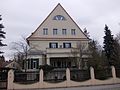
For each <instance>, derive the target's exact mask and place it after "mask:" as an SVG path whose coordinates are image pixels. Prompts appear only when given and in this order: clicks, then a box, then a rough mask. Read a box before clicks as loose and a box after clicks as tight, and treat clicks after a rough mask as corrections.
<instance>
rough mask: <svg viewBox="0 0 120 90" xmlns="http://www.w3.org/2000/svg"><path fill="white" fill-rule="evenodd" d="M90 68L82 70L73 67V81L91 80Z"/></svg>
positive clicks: (71, 74) (71, 71)
mask: <svg viewBox="0 0 120 90" xmlns="http://www.w3.org/2000/svg"><path fill="white" fill-rule="evenodd" d="M90 78H91V77H90V70H80V69H71V70H70V79H71V80H73V81H85V80H89V79H90Z"/></svg>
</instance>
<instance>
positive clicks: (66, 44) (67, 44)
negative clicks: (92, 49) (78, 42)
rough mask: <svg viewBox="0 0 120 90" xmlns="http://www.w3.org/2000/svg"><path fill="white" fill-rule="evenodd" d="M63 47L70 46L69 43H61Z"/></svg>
mask: <svg viewBox="0 0 120 90" xmlns="http://www.w3.org/2000/svg"><path fill="white" fill-rule="evenodd" d="M63 47H64V48H71V43H63Z"/></svg>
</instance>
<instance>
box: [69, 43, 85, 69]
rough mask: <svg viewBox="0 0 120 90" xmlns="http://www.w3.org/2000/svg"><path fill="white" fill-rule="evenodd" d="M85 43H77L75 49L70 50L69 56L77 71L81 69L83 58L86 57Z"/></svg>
mask: <svg viewBox="0 0 120 90" xmlns="http://www.w3.org/2000/svg"><path fill="white" fill-rule="evenodd" d="M86 50H87V43H83V42H81V41H80V42H78V43H77V47H76V48H72V50H71V54H72V57H73V59H74V62H75V65H76V66H77V67H78V68H79V69H83V67H84V66H83V62H84V61H83V57H84V55H86Z"/></svg>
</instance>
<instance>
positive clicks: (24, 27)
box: [0, 0, 120, 60]
mask: <svg viewBox="0 0 120 90" xmlns="http://www.w3.org/2000/svg"><path fill="white" fill-rule="evenodd" d="M58 3H60V4H61V5H62V6H63V7H64V9H65V10H66V11H67V12H68V13H69V15H70V16H71V17H72V18H73V19H74V21H75V22H76V23H77V24H78V25H79V27H80V28H81V29H82V30H83V29H84V28H87V30H88V32H89V34H90V38H92V39H95V40H98V41H99V43H100V44H101V45H102V43H103V36H104V26H105V24H107V25H108V27H109V28H110V30H111V32H112V34H113V35H114V36H115V35H116V34H117V33H119V32H120V0H0V15H2V21H0V23H2V24H3V25H4V27H5V28H4V29H3V30H4V31H5V32H6V39H5V40H3V42H4V43H6V44H7V46H6V47H4V48H0V49H2V50H3V51H4V52H5V53H4V55H5V57H6V59H7V60H8V59H11V58H12V57H13V50H11V43H12V42H18V41H20V40H22V37H26V38H27V37H28V36H29V35H30V34H31V33H32V32H33V31H35V29H36V28H37V27H38V26H39V25H40V24H41V22H43V20H44V19H45V18H46V17H47V16H48V15H49V13H50V12H51V11H52V10H53V9H54V8H55V6H56V5H57V4H58Z"/></svg>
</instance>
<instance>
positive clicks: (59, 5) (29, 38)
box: [27, 3, 89, 41]
mask: <svg viewBox="0 0 120 90" xmlns="http://www.w3.org/2000/svg"><path fill="white" fill-rule="evenodd" d="M58 7H60V8H61V9H62V10H63V11H64V12H65V13H66V14H67V16H68V17H69V18H70V19H71V20H72V22H73V23H74V24H75V25H76V27H77V28H79V30H80V32H81V33H82V34H83V35H84V36H85V38H83V39H87V40H89V38H88V37H87V36H86V35H85V34H84V33H83V31H82V30H81V29H80V27H79V26H78V25H77V24H76V23H75V21H74V20H73V19H72V18H71V17H70V15H69V14H68V13H67V12H66V10H65V9H64V8H63V7H62V6H61V4H60V3H58V5H57V6H56V7H55V8H54V9H53V10H52V12H51V13H50V14H49V15H48V16H47V18H46V19H45V20H44V21H43V22H42V23H41V24H40V25H39V27H38V28H37V29H36V30H35V31H34V32H33V33H32V34H31V35H30V36H29V37H28V38H27V41H29V40H33V39H35V37H33V38H32V36H33V35H34V34H35V33H36V32H37V31H38V30H39V28H40V27H41V26H42V25H43V24H44V23H45V21H46V20H47V19H48V18H49V17H50V16H51V14H52V13H53V12H54V11H55V10H56V9H57V8H58ZM36 38H37V37H36ZM39 38H44V37H38V38H37V39H39ZM47 38H49V37H47ZM63 38H64V37H63Z"/></svg>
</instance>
